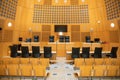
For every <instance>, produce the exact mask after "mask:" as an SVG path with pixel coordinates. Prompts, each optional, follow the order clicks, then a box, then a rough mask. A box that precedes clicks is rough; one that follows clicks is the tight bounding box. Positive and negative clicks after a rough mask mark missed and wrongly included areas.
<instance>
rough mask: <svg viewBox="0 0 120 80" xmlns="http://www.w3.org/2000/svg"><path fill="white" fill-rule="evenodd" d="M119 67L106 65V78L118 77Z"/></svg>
mask: <svg viewBox="0 0 120 80" xmlns="http://www.w3.org/2000/svg"><path fill="white" fill-rule="evenodd" d="M118 71H119V66H117V65H107V75H106V76H108V77H113V76H114V77H115V76H119V72H118Z"/></svg>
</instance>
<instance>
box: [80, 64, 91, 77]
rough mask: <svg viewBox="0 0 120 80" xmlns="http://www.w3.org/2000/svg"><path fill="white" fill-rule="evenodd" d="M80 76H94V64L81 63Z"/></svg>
mask: <svg viewBox="0 0 120 80" xmlns="http://www.w3.org/2000/svg"><path fill="white" fill-rule="evenodd" d="M80 76H81V77H91V76H92V65H81V66H80Z"/></svg>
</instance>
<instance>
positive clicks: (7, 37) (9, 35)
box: [3, 30, 13, 42]
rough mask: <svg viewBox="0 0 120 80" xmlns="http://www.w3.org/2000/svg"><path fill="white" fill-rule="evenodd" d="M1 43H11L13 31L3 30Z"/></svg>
mask: <svg viewBox="0 0 120 80" xmlns="http://www.w3.org/2000/svg"><path fill="white" fill-rule="evenodd" d="M3 41H5V42H12V41H13V31H10V30H4V34H3Z"/></svg>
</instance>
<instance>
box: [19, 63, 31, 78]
mask: <svg viewBox="0 0 120 80" xmlns="http://www.w3.org/2000/svg"><path fill="white" fill-rule="evenodd" d="M20 75H21V76H32V66H31V65H30V64H21V65H20Z"/></svg>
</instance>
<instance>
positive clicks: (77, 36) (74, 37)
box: [71, 31, 80, 42]
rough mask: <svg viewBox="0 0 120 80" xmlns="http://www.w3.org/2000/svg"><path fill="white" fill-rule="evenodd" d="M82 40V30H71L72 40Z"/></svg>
mask: <svg viewBox="0 0 120 80" xmlns="http://www.w3.org/2000/svg"><path fill="white" fill-rule="evenodd" d="M79 41H80V32H77V31H76V32H71V42H79Z"/></svg>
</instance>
